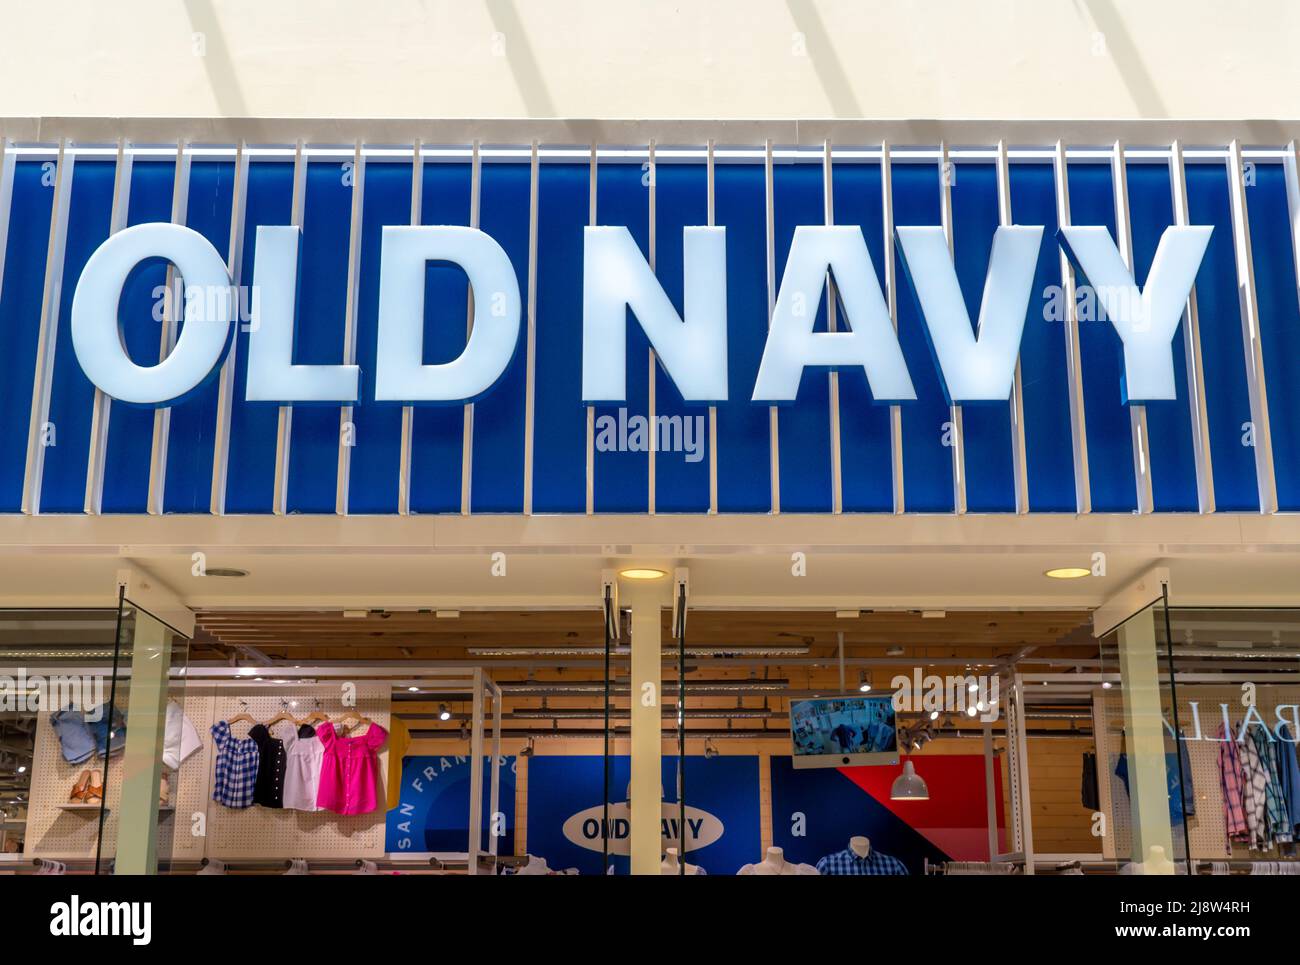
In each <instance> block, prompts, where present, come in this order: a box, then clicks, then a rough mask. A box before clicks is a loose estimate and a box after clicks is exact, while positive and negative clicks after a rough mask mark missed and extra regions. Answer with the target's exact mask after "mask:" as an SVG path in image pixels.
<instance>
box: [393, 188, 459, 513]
mask: <svg viewBox="0 0 1300 965" xmlns="http://www.w3.org/2000/svg"><path fill="white" fill-rule="evenodd" d="M472 188H473V170H472V167H471V166H470V165H469V164H462V163H446V164H442V163H432V162H426V163H425V165H424V172H423V176H422V190H421V196H420V223H421V224H426V225H440V224H443V225H468V224H469V220H470V218H469V215H470V195H471V192H472ZM409 219H410V216H409V214H408V216H407V220H408V221H409ZM468 313H469V281H468V280H467V279H466V277H465V273H464V272H463V271H462V270H461V269H460V268H457V267H456V266H454V265H451V264H448V263H445V262H433V263H430V264H429V265H428V266H427V267H426V268H425V286H424V362H426V363H427V364H430V365H433V364H437V363H439V362H450V361H451V360H452V359H454V358H456V357H457V356H458V355H460V353H461V352H462V351H464V349H465V339H466V337H467V332H468V324H469V321H468ZM464 439H465V407H464V406H462V405H423V406H416V407H415V408H414V410H413V412H412V414H411V512H413V513H459V512H460V483H461V471H462V466H463V463H464Z"/></svg>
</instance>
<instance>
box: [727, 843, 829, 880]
mask: <svg viewBox="0 0 1300 965" xmlns="http://www.w3.org/2000/svg"><path fill="white" fill-rule="evenodd" d="M736 874H738V875H815V874H817V869H816V868H814V867H813V866H812V865H810V864H794V863H792V862H789V861H786V860H785V852H784V851H782V850H781V849H780V848H768V849H767V854H766V855H764V856H763V860H762V861H760V862H759V863H758V864H747V865H745V866H744V867H743V868H741V869H740V870H739V871H737V872H736Z"/></svg>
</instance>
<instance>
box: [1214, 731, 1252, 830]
mask: <svg viewBox="0 0 1300 965" xmlns="http://www.w3.org/2000/svg"><path fill="white" fill-rule="evenodd" d="M1219 737H1220V738H1222V740H1223V743H1221V744H1220V745H1219V786H1220V787H1221V788H1222V789H1223V818H1224V822H1225V824H1226V825H1227V830H1228V837H1229V838H1230V839H1232V840H1234V841H1245V840H1247V839H1248V837H1249V835H1248V834H1247V832H1246V808H1245V805H1244V803H1243V802H1242V797H1241V761H1240V760H1239V759H1238V758H1237V746H1236V744H1235V743H1233V738H1232V734H1231V733H1230V732H1229V731H1228V729H1227V727H1225V726H1222V725H1221V726H1220V727H1219Z"/></svg>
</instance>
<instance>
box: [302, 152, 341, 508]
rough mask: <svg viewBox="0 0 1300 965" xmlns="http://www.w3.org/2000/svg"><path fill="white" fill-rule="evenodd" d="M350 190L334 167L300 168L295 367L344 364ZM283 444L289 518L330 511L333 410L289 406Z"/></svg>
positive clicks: (335, 434)
mask: <svg viewBox="0 0 1300 965" xmlns="http://www.w3.org/2000/svg"><path fill="white" fill-rule="evenodd" d="M351 228H352V184H351V178H348V179H346V181H345V178H344V165H343V164H341V163H340V162H338V161H313V162H311V163H310V164H308V165H307V200H306V207H305V210H304V213H303V226H302V242H301V248H300V250H299V259H298V261H299V278H298V307H297V312H296V315H297V318H296V319H295V324H294V339H293V360H294V362H295V363H296V364H299V365H339V364H341V363H342V362H343V339H344V316H345V314H346V305H347V293H348V245H349V242H350V240H351ZM292 429H293V432H292V442H291V444H290V446H289V490H288V498H287V509H288V511H289V512H291V513H332V512H334V510H335V505H336V503H335V500H336V499H337V495H338V460H339V440H340V435H341V432H340V419H339V407H338V406H335V405H295V406H294V407H293V426H292Z"/></svg>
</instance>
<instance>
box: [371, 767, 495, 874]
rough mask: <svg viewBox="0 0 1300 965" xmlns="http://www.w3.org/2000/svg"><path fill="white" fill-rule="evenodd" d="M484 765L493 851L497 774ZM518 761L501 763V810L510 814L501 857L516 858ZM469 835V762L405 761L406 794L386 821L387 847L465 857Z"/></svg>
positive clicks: (485, 807) (486, 816) (486, 817)
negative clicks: (492, 816)
mask: <svg viewBox="0 0 1300 965" xmlns="http://www.w3.org/2000/svg"><path fill="white" fill-rule="evenodd" d="M490 760H491V759H490V758H485V759H484V766H483V842H482V844H481V845H480V847H482V848H483V849H484V850H486V849H487V847H488V841H489V839H488V834H489V828H490V823H491V822H490V814H489V808H490V806H491V797H490V793H491V788H492V783H491V782H492V769H491V767H490ZM515 762H516V759H515V758H513V757H503V758H501V769H500V773H501V778H500V781H501V783H500V785H499V789H498V790H499V795H500V797H499V800H498V807H499V809H500V810H501V812H502V813H504V814H505V819H506V821H505V835H504V836H503V837H502V838H501V839H500V840H499V841H498V842H497V854H500V855H507V854H514V853H515ZM468 835H469V757H467V756H459V757H458V756H455V755H452V754H446V755H442V756H435V757H406V758H403V759H402V792H401V798H400V799H399V801H398V804H397V807H395V808H393V809H392V810H391V811H389V812H388V815H387V816H386V818H385V834H384V848H385V850H387V851H390V852H398V851H459V852H464V851H465V846H466V844H467V843H468V840H469V838H468Z"/></svg>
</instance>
